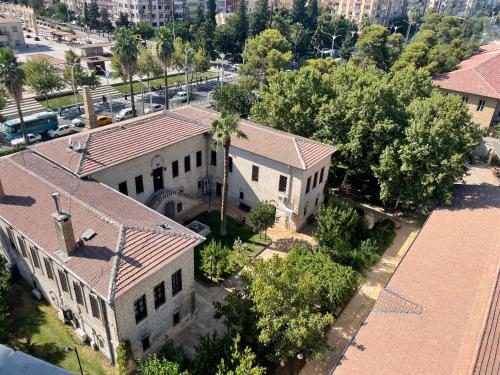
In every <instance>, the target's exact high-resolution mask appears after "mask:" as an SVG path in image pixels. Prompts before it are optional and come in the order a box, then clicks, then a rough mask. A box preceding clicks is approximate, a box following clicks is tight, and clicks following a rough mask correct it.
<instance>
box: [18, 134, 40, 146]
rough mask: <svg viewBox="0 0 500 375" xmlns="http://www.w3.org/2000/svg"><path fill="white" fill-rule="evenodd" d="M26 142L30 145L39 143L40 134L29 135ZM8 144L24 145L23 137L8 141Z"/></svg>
mask: <svg viewBox="0 0 500 375" xmlns="http://www.w3.org/2000/svg"><path fill="white" fill-rule="evenodd" d="M28 140H29V142H30V143H35V142H38V141H41V140H42V136H41V135H40V134H33V133H29V134H28ZM10 144H11V145H12V146H18V145H24V137H19V138H16V139H13V140H12V141H10Z"/></svg>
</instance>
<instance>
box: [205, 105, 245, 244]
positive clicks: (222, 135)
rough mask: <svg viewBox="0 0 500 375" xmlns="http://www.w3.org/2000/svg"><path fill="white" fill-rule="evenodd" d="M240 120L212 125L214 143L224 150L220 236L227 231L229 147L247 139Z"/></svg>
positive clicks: (222, 120)
mask: <svg viewBox="0 0 500 375" xmlns="http://www.w3.org/2000/svg"><path fill="white" fill-rule="evenodd" d="M239 121H240V119H239V117H238V115H229V116H223V117H222V118H220V119H217V120H215V121H214V122H213V123H212V129H211V132H212V134H213V143H214V144H215V146H216V147H217V148H218V147H220V146H222V147H223V148H224V182H223V185H222V200H221V207H220V235H221V236H225V235H226V234H227V230H226V201H227V186H228V177H229V147H230V146H231V139H232V138H233V137H235V138H247V136H246V134H245V133H243V132H242V131H241V130H240V123H239Z"/></svg>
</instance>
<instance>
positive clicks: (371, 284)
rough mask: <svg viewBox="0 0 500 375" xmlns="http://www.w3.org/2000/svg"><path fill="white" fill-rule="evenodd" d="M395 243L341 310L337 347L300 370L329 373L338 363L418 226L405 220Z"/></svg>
mask: <svg viewBox="0 0 500 375" xmlns="http://www.w3.org/2000/svg"><path fill="white" fill-rule="evenodd" d="M399 225H401V227H400V228H399V229H398V230H397V234H396V238H395V239H394V242H393V244H392V245H391V246H390V247H389V248H388V249H387V250H386V252H385V253H384V255H383V256H382V258H381V259H380V261H379V262H378V263H377V264H376V265H375V266H374V267H372V269H371V271H370V272H369V273H368V275H367V278H366V281H365V283H364V284H363V285H362V286H361V287H360V288H359V289H358V292H357V293H356V294H355V295H354V297H353V298H352V299H351V301H350V302H349V304H348V305H347V306H346V307H345V309H344V310H343V311H342V313H341V314H340V316H339V317H338V319H337V321H336V322H335V324H334V325H333V327H332V328H331V330H330V332H329V334H328V343H329V345H331V346H332V347H333V348H334V349H333V350H332V351H328V352H327V353H326V360H325V362H319V361H313V362H310V363H307V364H306V365H305V366H304V368H303V369H302V370H301V372H300V374H301V375H327V374H328V375H329V374H330V373H331V372H332V370H333V368H334V366H335V364H336V363H337V362H338V361H339V359H340V358H341V356H342V355H343V353H344V350H345V348H346V347H347V345H349V342H350V340H351V338H352V337H353V336H354V334H355V333H356V331H357V329H358V328H359V326H360V325H361V323H362V322H363V320H364V318H365V317H366V315H367V314H368V312H369V311H370V310H371V308H372V307H373V305H374V304H375V301H376V300H377V298H378V296H379V294H380V291H381V290H382V289H383V288H384V286H385V284H386V283H387V281H388V280H389V277H390V276H391V275H392V274H393V272H394V270H395V269H396V267H397V265H398V264H399V262H400V260H401V258H402V257H403V255H404V254H405V253H406V251H407V250H408V248H409V247H410V245H411V243H412V242H413V239H414V238H415V237H416V235H417V233H418V229H416V228H415V227H414V226H411V225H408V224H406V223H400V224H399Z"/></svg>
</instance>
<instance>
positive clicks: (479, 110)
mask: <svg viewBox="0 0 500 375" xmlns="http://www.w3.org/2000/svg"><path fill="white" fill-rule="evenodd" d="M485 104H486V101H485V100H483V99H481V100H479V103H477V108H476V111H478V112H482V111H483V109H484V105H485Z"/></svg>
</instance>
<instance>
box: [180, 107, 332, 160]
mask: <svg viewBox="0 0 500 375" xmlns="http://www.w3.org/2000/svg"><path fill="white" fill-rule="evenodd" d="M174 112H175V113H179V114H181V115H183V116H185V117H186V118H189V119H193V120H196V121H200V122H202V123H203V124H205V125H207V126H210V125H211V124H212V122H213V121H214V120H215V119H217V118H219V117H220V113H218V112H214V111H211V110H208V109H206V108H201V107H192V106H186V107H180V108H178V109H175V110H174ZM240 129H241V130H242V131H243V132H244V133H245V134H246V135H247V139H233V140H232V141H231V146H233V147H237V148H240V149H242V150H245V151H248V152H251V153H253V154H256V155H261V156H265V157H267V158H269V159H271V160H276V161H279V162H281V163H284V164H287V165H291V166H293V167H296V168H299V169H306V168H310V167H311V166H313V165H314V164H315V163H317V162H318V161H320V160H323V159H324V158H326V157H328V156H330V155H332V154H333V153H334V152H335V151H336V149H335V147H333V146H329V145H326V144H324V143H321V142H316V141H313V140H310V139H307V138H303V137H299V136H297V135H294V134H291V133H286V132H283V131H280V130H277V129H273V128H270V127H268V126H264V125H259V124H255V123H253V122H250V121H247V120H241V121H240Z"/></svg>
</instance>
